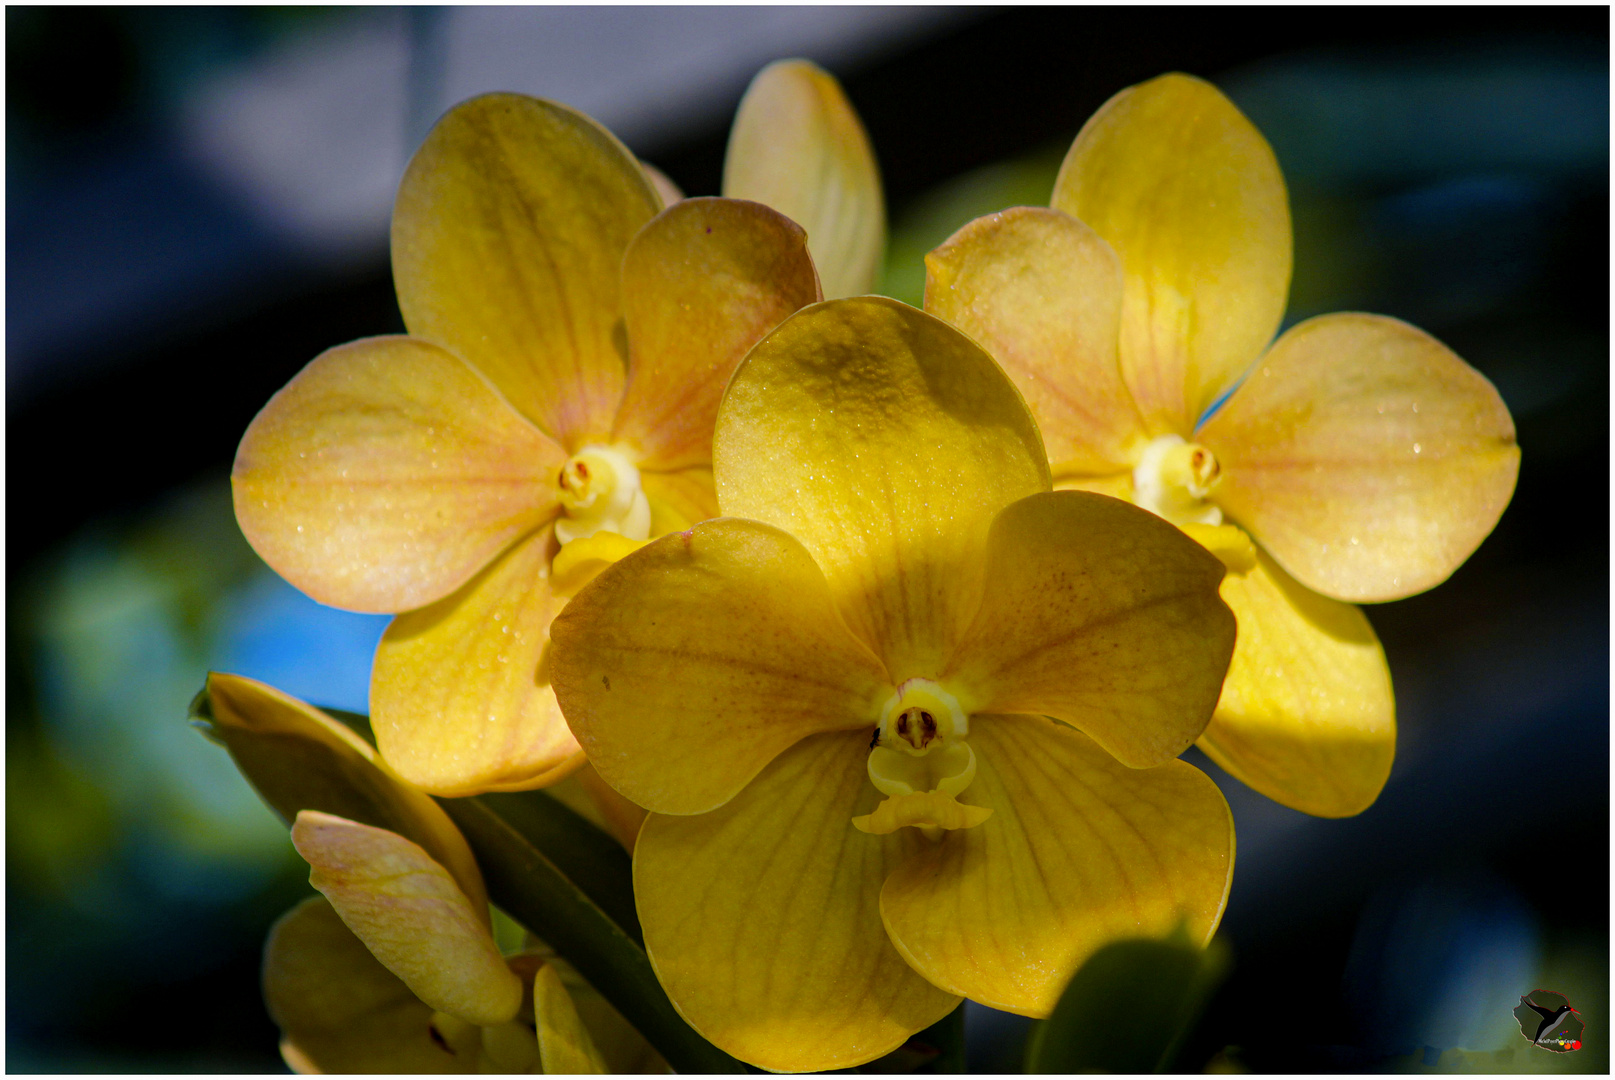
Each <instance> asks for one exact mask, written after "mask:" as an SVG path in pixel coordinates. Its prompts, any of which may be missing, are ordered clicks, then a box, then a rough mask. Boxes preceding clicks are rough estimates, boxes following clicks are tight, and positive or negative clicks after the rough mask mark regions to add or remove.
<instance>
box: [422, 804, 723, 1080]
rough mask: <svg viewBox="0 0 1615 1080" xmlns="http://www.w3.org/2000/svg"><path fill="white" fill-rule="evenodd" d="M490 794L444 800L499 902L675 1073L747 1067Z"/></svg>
mask: <svg viewBox="0 0 1615 1080" xmlns="http://www.w3.org/2000/svg"><path fill="white" fill-rule="evenodd" d="M487 799H488V796H486V795H482V796H472V797H469V798H463V799H440V800H438V801H439V804H440V805H441V806H442V807H443V809H444V810H446V811H447V812H448V814H449V816H450V817H451V818H453V819H454V823H455V824H456V825H458V826H459V827H460V831H461V832H462V833H464V834H465V838H466V840H468V841H469V842H470V844H471V850H472V851H474V852H475V853H476V856H477V862H478V863H479V864H480V865H481V867H482V876H483V879H484V880H485V881H486V882H487V884H488V894H489V896H491V897H492V899H493V902H494V903H495V904H498V905H499V906H500V907H501V908H503V909H504V910H505V911H507V912H509V913H510V915H511V916H512V917H513V918H515V919H516V920H517V921H519V922H520V923H521V924H522V925H523V926H526V927H527V929H529V930H531V931H532V932H533V933H535V934H537V935H538V936H539V937H541V938H543V939H544V940H545V941H546V942H548V943H549V944H550V946H551V947H552V948H553V949H554V950H555V951H556V952H558V953H560V954H561V956H562V957H564V958H565V959H566V960H568V961H569V962H570V963H571V964H572V966H573V967H575V968H577V970H578V973H579V974H580V975H582V976H583V977H584V978H585V979H587V980H589V983H590V984H591V985H592V986H593V987H594V988H595V989H596V990H598V991H599V992H600V993H601V994H602V995H603V996H604V997H605V998H606V999H607V1000H608V1001H610V1002H611V1003H612V1004H613V1005H615V1006H616V1007H617V1011H618V1012H620V1013H622V1015H623V1018H624V1019H626V1020H627V1021H628V1022H629V1023H631V1024H633V1025H634V1027H635V1028H637V1029H638V1030H639V1033H640V1034H641V1035H643V1036H645V1038H646V1039H648V1040H649V1041H650V1043H651V1045H652V1046H654V1047H656V1049H657V1050H659V1051H661V1054H662V1056H663V1057H664V1058H666V1059H667V1063H668V1064H669V1065H671V1066H672V1067H673V1068H674V1069H675V1070H676V1071H678V1072H681V1073H692V1072H694V1073H720V1072H721V1073H733V1072H745V1071H747V1070H746V1067H745V1066H744V1065H742V1064H741V1063H740V1062H739V1061H736V1060H735V1059H734V1058H732V1057H730V1056H729V1055H728V1054H725V1053H724V1052H723V1051H721V1050H719V1049H718V1048H717V1047H715V1046H713V1045H712V1044H711V1043H709V1042H707V1041H706V1040H705V1039H703V1038H702V1037H701V1036H700V1035H698V1034H696V1032H695V1030H694V1029H693V1028H691V1027H690V1026H689V1025H688V1024H686V1023H685V1022H684V1020H683V1018H682V1017H680V1016H679V1014H678V1012H677V1011H676V1010H675V1009H674V1008H673V1003H672V1002H671V1001H669V1000H668V998H667V994H666V992H664V991H663V990H662V986H661V983H659V982H658V981H657V980H656V973H655V972H654V971H653V970H651V966H650V959H649V958H648V957H647V956H646V955H645V952H644V950H643V949H641V948H640V947H639V945H638V944H637V943H635V941H634V940H633V939H632V938H631V937H629V936H628V934H627V933H625V932H624V931H623V929H622V927H620V926H618V925H617V923H615V922H613V921H612V919H611V918H610V916H608V915H607V914H606V913H605V912H604V911H603V910H601V908H600V907H599V906H598V905H597V904H596V903H595V902H594V901H593V900H591V899H590V898H589V897H588V895H587V894H586V893H584V891H583V890H582V889H580V888H579V887H578V886H577V885H576V884H575V883H573V882H572V881H571V880H570V879H569V878H568V877H567V876H566V875H565V874H564V873H562V872H561V870H560V869H559V868H558V867H557V866H556V864H555V863H554V862H551V861H550V859H548V858H546V857H545V855H544V853H543V852H541V851H540V850H539V849H538V848H536V847H534V846H533V844H532V843H531V842H530V841H529V840H528V839H527V838H526V837H525V836H523V835H522V833H521V831H520V830H518V829H517V828H516V827H515V826H514V825H512V824H511V823H510V822H509V821H507V820H505V818H504V817H502V816H500V815H499V814H498V813H495V812H494V810H493V809H492V807H491V806H490V804H489V803H488V802H487V801H485V800H487Z"/></svg>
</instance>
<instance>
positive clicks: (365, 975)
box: [264, 896, 476, 1073]
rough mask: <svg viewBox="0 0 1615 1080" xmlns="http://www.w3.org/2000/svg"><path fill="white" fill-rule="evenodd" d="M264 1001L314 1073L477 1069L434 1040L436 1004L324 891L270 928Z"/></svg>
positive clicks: (292, 1047) (302, 1061)
mask: <svg viewBox="0 0 1615 1080" xmlns="http://www.w3.org/2000/svg"><path fill="white" fill-rule="evenodd" d="M264 1002H265V1004H266V1005H268V1006H269V1015H270V1016H271V1017H272V1018H273V1019H274V1021H275V1023H276V1024H277V1025H279V1026H280V1029H281V1031H282V1032H283V1033H284V1035H285V1040H286V1043H285V1045H286V1046H287V1048H288V1050H289V1051H290V1052H288V1053H287V1058H288V1060H292V1059H294V1058H296V1059H299V1063H300V1064H301V1065H303V1066H305V1067H306V1068H307V1070H308V1071H315V1072H322V1073H457V1072H476V1063H475V1062H474V1061H466V1060H462V1059H460V1058H457V1057H456V1056H455V1055H453V1054H451V1053H449V1052H448V1051H446V1050H444V1049H443V1047H442V1046H441V1045H439V1043H438V1042H437V1041H436V1040H434V1039H433V1038H432V1034H431V1022H432V1008H431V1006H430V1005H427V1004H425V1003H424V1002H422V1001H421V1000H420V999H419V998H417V997H416V996H415V995H414V994H412V993H410V991H409V987H407V986H405V985H404V983H403V981H402V980H400V979H399V978H398V976H396V975H394V974H393V973H392V972H390V971H388V970H387V969H386V968H385V967H384V966H382V964H381V962H380V961H379V960H377V959H376V958H375V957H374V956H371V955H370V951H369V950H368V949H366V948H365V947H364V943H363V942H361V941H360V940H359V939H358V938H356V937H354V936H353V931H351V930H349V929H348V928H347V926H346V925H345V924H344V923H343V922H342V919H341V917H340V916H339V915H337V913H336V911H335V909H333V908H332V907H331V904H330V902H329V901H328V900H326V899H325V897H323V896H311V897H309V898H308V899H307V900H305V901H303V902H302V903H301V904H299V905H298V906H297V907H295V908H293V909H292V910H291V911H289V912H287V913H286V914H285V915H283V916H282V917H281V919H280V921H279V922H277V923H276V924H275V925H274V928H273V929H271V930H270V931H269V941H268V943H267V944H266V945H265V946H264ZM299 1071H304V1070H303V1069H301V1068H300V1069H299Z"/></svg>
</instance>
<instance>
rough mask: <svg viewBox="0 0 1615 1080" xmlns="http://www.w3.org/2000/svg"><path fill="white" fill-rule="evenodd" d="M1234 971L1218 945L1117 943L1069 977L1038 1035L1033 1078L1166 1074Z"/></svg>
mask: <svg viewBox="0 0 1615 1080" xmlns="http://www.w3.org/2000/svg"><path fill="white" fill-rule="evenodd" d="M1227 970H1228V950H1227V947H1226V946H1225V945H1223V944H1222V943H1221V942H1220V941H1213V942H1212V943H1211V945H1210V946H1209V947H1207V948H1205V949H1201V948H1199V947H1197V946H1196V945H1193V944H1191V943H1190V942H1188V941H1187V940H1172V941H1159V940H1153V939H1139V940H1132V941H1118V942H1113V943H1112V944H1110V945H1106V946H1105V947H1104V948H1102V949H1100V950H1099V951H1098V952H1096V953H1094V954H1093V956H1092V957H1090V958H1089V959H1088V962H1087V963H1085V964H1083V965H1082V967H1081V968H1080V969H1078V971H1077V973H1076V974H1075V975H1073V976H1072V977H1071V982H1070V983H1068V984H1067V985H1066V988H1065V992H1064V993H1062V994H1061V995H1060V1000H1059V1002H1058V1003H1057V1004H1056V1005H1055V1006H1054V1012H1053V1013H1052V1014H1051V1015H1050V1016H1049V1018H1048V1019H1047V1020H1043V1021H1041V1022H1039V1023H1038V1024H1036V1025H1035V1026H1034V1027H1033V1028H1032V1033H1031V1035H1030V1037H1029V1038H1028V1040H1027V1045H1026V1071H1027V1072H1029V1073H1075V1072H1116V1073H1146V1072H1164V1071H1166V1070H1167V1069H1168V1068H1170V1067H1171V1066H1172V1064H1173V1058H1174V1056H1175V1055H1176V1053H1177V1050H1178V1047H1179V1045H1180V1044H1181V1043H1182V1041H1183V1039H1184V1037H1185V1036H1186V1035H1187V1034H1188V1032H1189V1030H1190V1029H1191V1028H1192V1027H1193V1026H1194V1022H1195V1021H1196V1020H1197V1019H1199V1017H1200V1013H1201V1011H1202V1010H1203V1009H1204V1008H1205V1005H1206V1002H1207V1000H1208V999H1209V998H1210V996H1211V992H1212V991H1213V990H1214V989H1216V987H1217V985H1218V984H1219V983H1220V982H1222V979H1223V976H1224V975H1226V974H1227Z"/></svg>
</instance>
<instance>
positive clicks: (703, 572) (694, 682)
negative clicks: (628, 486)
mask: <svg viewBox="0 0 1615 1080" xmlns="http://www.w3.org/2000/svg"><path fill="white" fill-rule="evenodd" d="M552 633H553V634H554V643H553V645H552V646H551V652H550V670H551V672H552V677H553V679H554V681H555V692H556V695H557V697H559V698H560V701H561V706H562V708H563V709H564V710H565V713H566V719H567V722H568V723H569V724H571V725H572V730H573V732H574V733H575V734H576V735H577V738H578V741H579V742H580V743H581V744H582V745H583V748H584V749H585V750H586V751H587V752H588V756H589V760H590V762H591V763H592V764H593V765H594V767H595V769H596V770H597V771H598V772H599V773H600V775H601V776H602V777H603V778H604V779H605V780H606V781H607V782H608V783H610V784H611V786H613V787H614V788H616V789H617V790H618V791H620V792H621V793H622V794H623V795H625V796H627V797H628V798H629V799H631V800H633V801H634V802H635V803H638V804H639V805H640V806H643V807H645V808H647V809H649V810H652V811H655V812H658V813H665V814H699V813H703V812H705V811H708V810H711V809H713V808H714V807H717V806H721V805H723V804H724V803H725V802H727V801H728V800H729V799H731V798H733V797H734V795H735V793H736V792H738V791H739V790H740V789H741V788H743V787H745V786H746V784H747V783H748V782H749V781H751V779H752V778H753V777H754V776H756V775H757V774H758V772H759V771H760V770H762V769H763V767H764V766H766V765H767V764H768V763H769V762H770V761H771V760H773V759H774V758H775V757H776V756H777V755H778V754H779V753H780V752H781V751H783V750H785V749H786V748H787V747H789V746H790V745H791V744H793V743H795V742H797V741H798V740H800V739H801V738H803V737H804V736H807V735H811V734H813V733H814V732H819V731H832V730H837V729H845V728H852V727H860V728H868V727H871V726H872V725H873V718H874V717H876V716H878V715H879V708H880V700H879V698H880V695H881V692H882V688H883V687H885V686H886V684H887V680H886V675H885V672H884V671H882V670H881V666H880V664H879V662H878V661H877V660H876V659H875V658H874V657H873V656H872V655H870V653H869V650H868V649H867V648H866V647H865V646H864V645H863V644H862V643H860V642H859V641H858V640H857V639H856V638H854V637H853V636H852V634H850V633H849V632H848V631H847V628H846V626H845V625H843V623H842V622H841V619H840V617H839V616H838V615H837V614H836V610H835V606H834V604H833V603H832V602H831V599H830V594H829V589H828V588H827V586H826V584H825V580H824V575H823V573H821V572H820V570H819V568H818V567H817V566H816V565H814V562H813V559H812V558H811V557H810V556H809V555H808V553H807V552H806V551H804V550H803V548H802V545H801V544H799V543H798V542H797V541H796V540H794V539H793V538H791V537H790V536H788V535H786V534H785V533H783V532H780V531H779V530H778V529H775V528H772V527H771V526H768V525H763V524H760V523H758V522H755V521H740V520H735V519H732V518H720V519H718V520H716V521H709V522H706V523H705V524H702V525H697V526H695V527H694V528H693V529H690V530H689V531H688V532H683V533H674V534H673V535H671V536H664V537H663V538H662V539H660V540H658V541H656V542H655V543H652V544H650V545H649V546H648V547H645V548H642V549H640V550H639V551H637V552H635V553H634V554H632V555H630V556H629V557H628V558H626V559H624V560H622V561H621V562H619V563H617V564H615V565H614V566H611V567H609V568H607V569H606V570H605V571H603V572H602V573H601V574H600V576H599V577H597V578H595V579H594V581H593V582H591V583H590V584H589V585H588V586H587V587H586V588H585V589H584V590H583V591H582V592H581V593H579V594H578V595H577V596H576V597H575V598H574V599H573V600H572V601H571V602H570V603H569V604H567V606H566V607H565V609H563V610H562V612H561V614H560V616H559V617H558V618H557V619H556V620H555V625H554V628H553V631H552ZM886 692H888V693H889V692H890V691H889V690H887V691H886Z"/></svg>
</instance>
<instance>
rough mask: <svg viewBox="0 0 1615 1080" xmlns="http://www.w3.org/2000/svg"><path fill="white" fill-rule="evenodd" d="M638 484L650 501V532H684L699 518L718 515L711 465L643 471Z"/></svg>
mask: <svg viewBox="0 0 1615 1080" xmlns="http://www.w3.org/2000/svg"><path fill="white" fill-rule="evenodd" d="M639 487H640V490H641V491H643V492H644V493H645V500H646V501H647V502H649V503H650V534H651V536H653V537H655V536H666V535H667V534H668V533H670V532H682V531H683V530H685V529H688V528H689V527H690V526H691V525H694V524H696V523H697V522H701V521H705V520H707V519H708V518H715V517H717V516H718V492H717V489H716V488H715V487H714V486H713V483H712V469H711V468H710V467H704V468H694V467H692V468H688V469H679V470H678V471H676V472H665V473H664V472H651V471H649V470H646V471H643V472H641V473H640V474H639Z"/></svg>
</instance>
